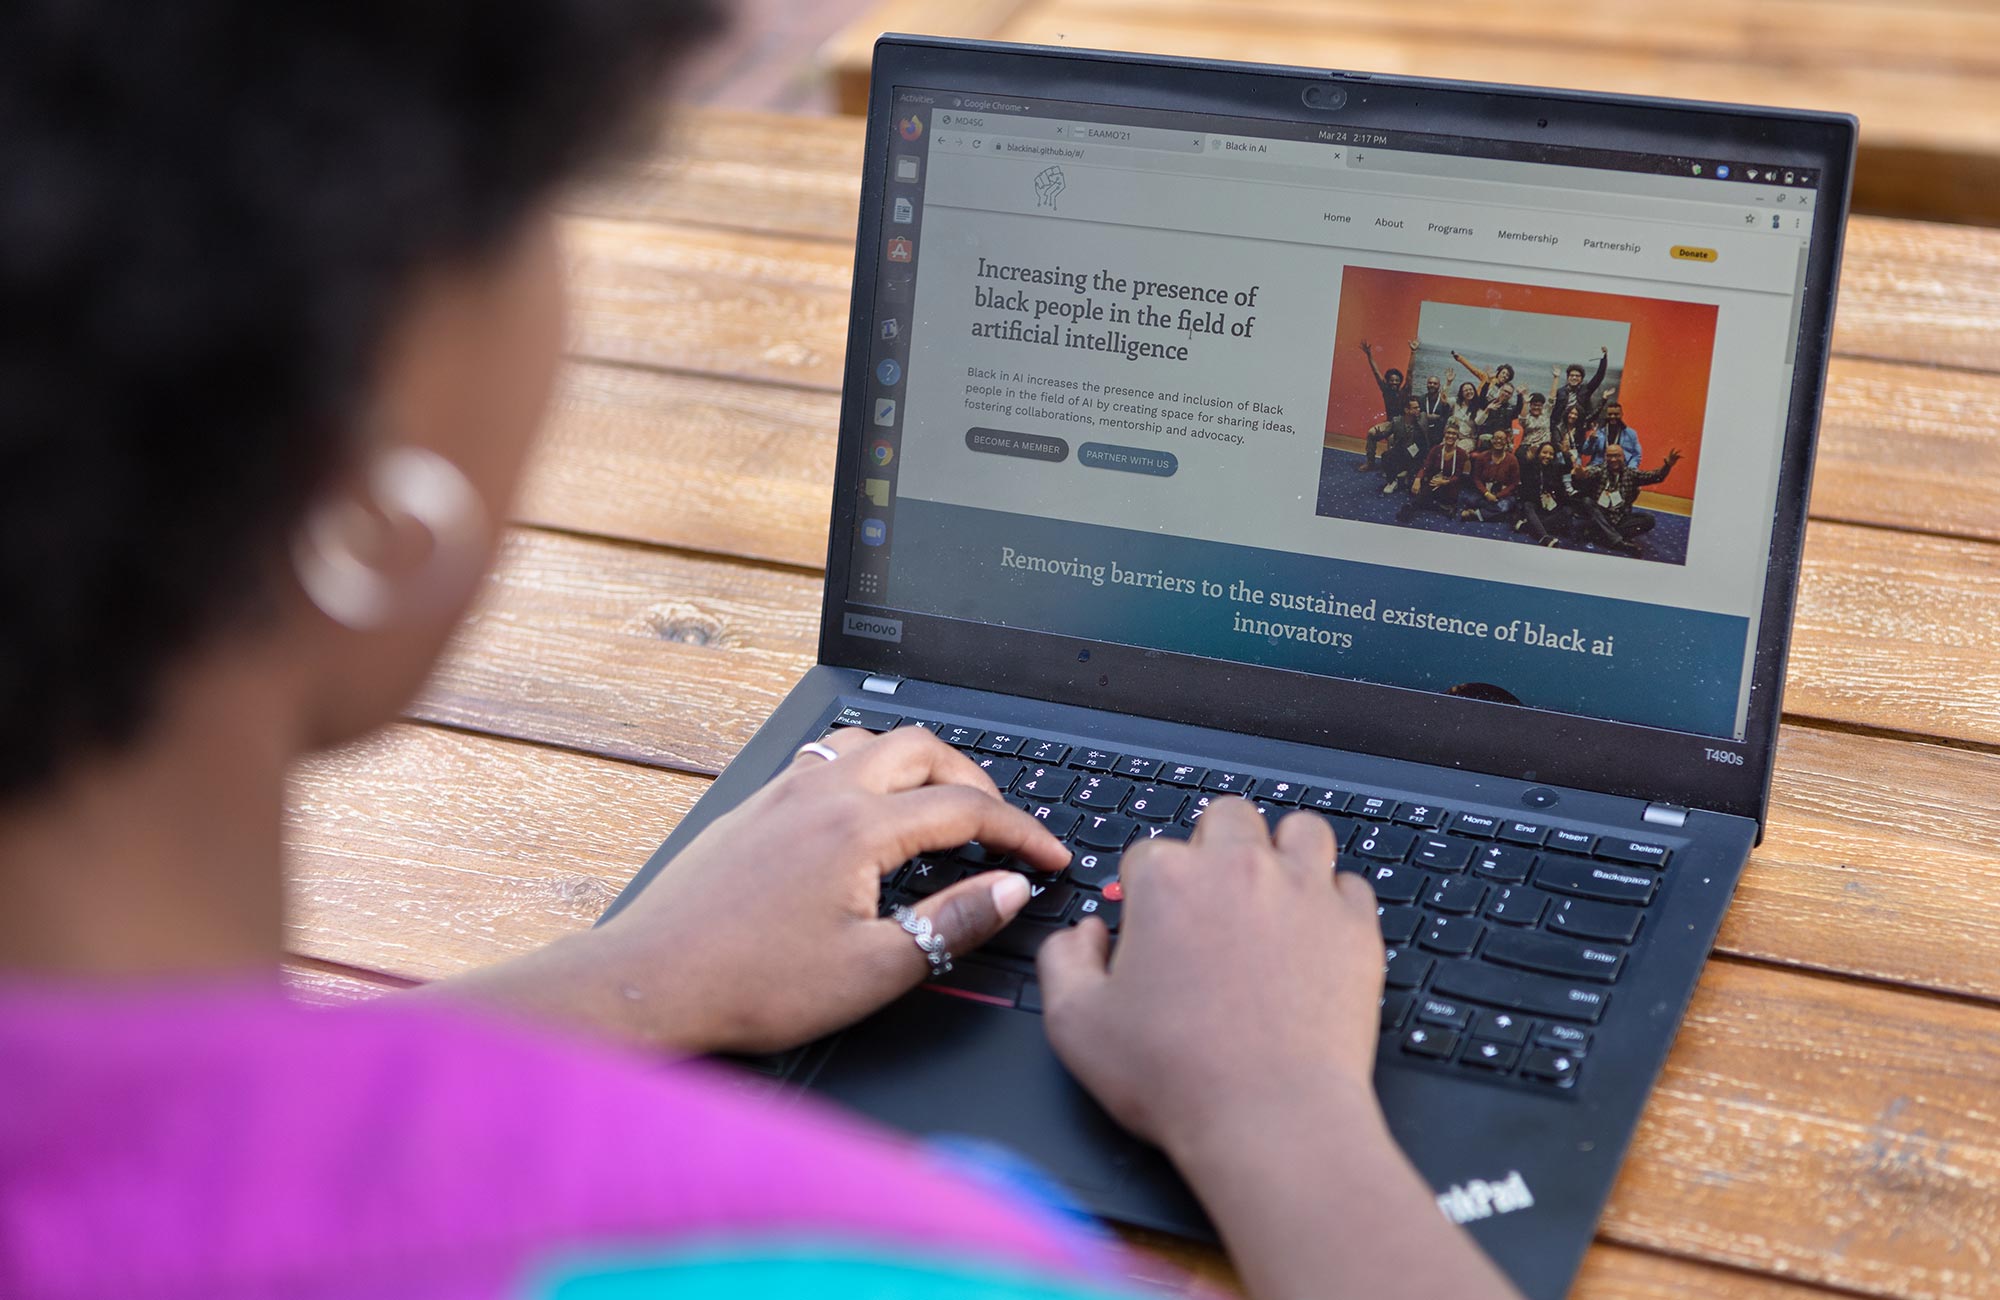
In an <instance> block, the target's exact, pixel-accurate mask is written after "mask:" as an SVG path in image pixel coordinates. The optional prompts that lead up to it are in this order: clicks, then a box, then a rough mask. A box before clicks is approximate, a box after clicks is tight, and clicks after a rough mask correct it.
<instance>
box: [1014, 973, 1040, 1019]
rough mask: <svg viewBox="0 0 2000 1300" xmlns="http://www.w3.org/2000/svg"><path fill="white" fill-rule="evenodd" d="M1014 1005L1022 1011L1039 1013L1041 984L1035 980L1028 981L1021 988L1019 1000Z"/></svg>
mask: <svg viewBox="0 0 2000 1300" xmlns="http://www.w3.org/2000/svg"><path fill="white" fill-rule="evenodd" d="M1014 1005H1016V1006H1018V1007H1020V1008H1021V1010H1023V1011H1037V1012H1039V1011H1040V1010H1041V1009H1042V986H1041V984H1040V983H1039V982H1038V981H1036V980H1032V979H1031V980H1028V981H1027V982H1026V983H1025V984H1023V985H1022V986H1021V1000H1020V1001H1019V1002H1017V1003H1015V1004H1014Z"/></svg>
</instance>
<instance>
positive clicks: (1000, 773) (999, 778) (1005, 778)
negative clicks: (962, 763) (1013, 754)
mask: <svg viewBox="0 0 2000 1300" xmlns="http://www.w3.org/2000/svg"><path fill="white" fill-rule="evenodd" d="M972 762H973V765H974V766H976V767H977V768H978V769H979V770H980V771H982V772H984V773H986V775H987V776H988V777H990V778H992V780H993V784H994V785H996V786H998V787H1000V788H1001V789H1002V790H1005V789H1006V788H1007V787H1008V786H1010V785H1012V784H1014V782H1015V781H1017V780H1019V779H1020V777H1021V773H1022V772H1023V771H1025V770H1027V766H1028V765H1027V764H1026V763H1023V762H1022V761H1021V760H1020V759H1018V758H995V757H993V756H992V755H991V754H981V755H978V756H976V757H974V758H973V760H972Z"/></svg>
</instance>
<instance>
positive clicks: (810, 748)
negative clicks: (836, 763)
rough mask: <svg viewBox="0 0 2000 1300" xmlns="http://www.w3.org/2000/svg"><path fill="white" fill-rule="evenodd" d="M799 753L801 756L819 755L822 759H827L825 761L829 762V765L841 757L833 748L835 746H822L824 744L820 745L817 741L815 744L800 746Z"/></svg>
mask: <svg viewBox="0 0 2000 1300" xmlns="http://www.w3.org/2000/svg"><path fill="white" fill-rule="evenodd" d="M798 753H799V754H818V755H819V756H820V757H821V758H823V759H825V760H826V761H827V762H829V763H831V762H832V761H833V760H834V759H836V758H839V757H840V754H839V753H838V752H837V751H835V749H834V748H833V746H831V745H822V744H820V743H819V742H818V741H817V740H815V741H813V742H812V743H810V744H806V745H800V746H799V748H798ZM796 756H797V755H794V757H796Z"/></svg>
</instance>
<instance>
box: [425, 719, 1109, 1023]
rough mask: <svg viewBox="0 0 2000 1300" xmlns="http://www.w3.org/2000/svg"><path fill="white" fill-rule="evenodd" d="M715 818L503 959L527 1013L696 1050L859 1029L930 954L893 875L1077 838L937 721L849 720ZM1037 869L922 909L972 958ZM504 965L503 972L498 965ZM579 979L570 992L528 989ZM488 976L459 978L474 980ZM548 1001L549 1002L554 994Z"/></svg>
mask: <svg viewBox="0 0 2000 1300" xmlns="http://www.w3.org/2000/svg"><path fill="white" fill-rule="evenodd" d="M823 743H824V744H826V746H827V747H828V748H830V749H832V750H833V751H834V752H835V753H836V754H838V755H839V757H838V758H836V759H833V760H828V759H826V758H823V757H821V756H819V755H817V754H813V753H807V752H801V753H800V754H799V755H798V756H797V757H795V758H794V759H793V760H792V762H791V763H790V765H789V766H787V767H786V768H785V770H784V771H782V772H780V773H779V774H778V775H777V776H776V777H775V778H773V779H772V780H771V782H770V783H769V784H767V785H765V786H764V787H763V788H762V789H760V790H759V791H758V792H757V793H756V794H754V795H752V796H750V798H748V799H746V800H745V801H744V802H743V803H742V804H740V805H738V806H737V807H736V808H735V809H733V810H732V811H730V812H729V813H728V814H726V815H725V816H723V817H722V818H720V819H718V820H717V821H716V822H715V824H714V825H712V826H710V827H709V828H708V829H707V830H705V831H703V832H702V833H701V834H700V835H699V836H697V837H696V838H695V839H694V841H693V842H692V843H690V844H689V845H688V846H687V847H686V848H685V849H684V850H682V851H681V853H680V854H679V855H678V856H676V857H675V858H674V860H673V861H672V862H671V863H669V864H668V865H667V868H666V870H664V871H663V872H661V873H660V875H659V876H658V878H656V879H655V880H654V881H653V882H652V883H651V884H649V885H647V887H646V889H645V890H644V892H642V893H641V894H639V896H638V897H637V898H635V899H633V900H632V902H631V904H630V905H629V906H627V907H626V908H625V910H624V911H622V912H620V913H619V914H618V915H617V916H616V917H614V918H613V919H612V920H610V921H607V922H606V923H605V924H604V925H602V926H600V927H599V928H597V929H595V930H592V931H590V932H588V933H587V934H581V935H576V936H574V937H572V938H570V939H567V940H562V941H559V942H558V943H557V944H554V945H551V947H550V948H549V949H546V950H544V952H543V953H537V954H532V955H530V956H529V957H526V958H522V959H520V960H519V961H518V962H516V963H509V964H508V966H515V967H519V968H521V969H519V970H518V971H516V972H512V973H509V978H507V979H506V981H505V983H506V985H507V986H508V987H509V988H512V989H514V990H515V991H516V992H517V993H519V994H520V996H515V995H512V994H505V993H503V990H501V989H492V988H491V987H490V982H489V992H491V993H503V996H501V997H500V999H499V1000H501V1001H504V1002H509V1003H513V1004H514V1005H516V1006H517V1007H519V1009H522V1010H525V1011H528V1012H530V1013H531V1014H534V1013H537V1012H539V1013H542V1014H545V1015H550V1016H552V1017H553V1018H556V1019H561V1020H567V1021H571V1022H576V1021H582V1022H584V1023H587V1024H596V1025H597V1026H599V1027H604V1028H610V1029H613V1030H615V1031H617V1032H619V1033H620V1034H621V1035H623V1036H627V1037H636V1038H638V1039H640V1040H642V1041H644V1042H647V1043H649V1044H651V1045H655V1046H664V1047H670V1048H675V1049H679V1050H686V1051H694V1052H713V1051H770V1050H775V1049H779V1048H784V1047H790V1046H794V1045H796V1044H799V1043H804V1042H809V1041H811V1040H812V1039H814V1038H818V1037H820V1036H821V1035H823V1034H827V1033H830V1032H832V1031H833V1030H836V1029H839V1028H842V1027H843V1026H845V1025H848V1024H851V1023H852V1022H854V1021H855V1020H858V1019H860V1018H861V1017H862V1016H865V1015H867V1014H868V1013H869V1012H871V1011H874V1010H875V1009H876V1008H878V1007H881V1006H883V1005H885V1004H886V1003H888V1002H890V1001H891V1000H893V999H895V998H896V997H899V996H900V995H902V994H903V993H905V992H907V991H908V990H910V989H911V988H913V987H915V986H916V985H917V984H918V983H920V982H921V981H922V980H923V979H924V978H925V977H926V976H927V975H928V974H929V972H930V965H929V961H928V959H927V958H926V957H925V955H924V953H923V952H922V951H921V950H920V949H919V948H918V947H917V944H916V942H915V940H914V939H913V938H912V937H911V935H910V934H909V933H908V932H906V931H905V930H903V929H902V928H901V927H900V926H899V925H898V924H897V923H896V922H895V921H892V920H886V919H882V918H880V917H878V916H877V914H876V911H877V899H878V892H879V889H880V886H881V882H882V880H883V879H884V878H885V877H887V876H888V875H890V874H891V873H893V872H894V871H895V870H896V869H897V868H898V867H900V866H902V864H903V863H905V862H907V861H909V860H910V859H911V858H912V857H915V856H916V855H917V854H919V853H928V852H935V851H938V850H943V849H950V848H953V847H955V846H957V845H960V844H964V843H966V842H967V841H972V840H976V841H978V842H979V843H980V844H982V845H984V846H985V847H986V848H987V849H988V850H990V851H992V852H993V853H995V854H996V855H999V854H1011V855H1013V856H1014V857H1016V858H1018V859H1019V860H1020V861H1022V862H1024V863H1026V864H1027V865H1028V866H1030V867H1032V868H1035V869H1038V870H1041V871H1050V872H1053V871H1060V870H1061V869H1062V868H1063V867H1064V866H1065V865H1066V864H1067V863H1068V862H1069V857H1070V854H1069V850H1068V849H1066V848H1064V847H1063V845H1062V844H1061V842H1060V841H1058V840H1057V839H1056V838H1055V837H1054V836H1053V835H1051V834H1049V832H1048V830H1047V829H1046V828H1045V827H1044V826H1043V825H1042V824H1041V823H1040V822H1039V821H1037V820H1035V819H1034V818H1033V817H1030V816H1029V815H1028V814H1027V813H1025V812H1022V811H1021V810H1020V809H1018V808H1016V807H1014V806H1013V805H1011V804H1008V803H1006V802H1005V801H1003V800H1002V799H1001V798H1000V793H999V791H998V790H996V789H995V788H994V786H993V783H992V781H990V780H988V779H987V776H986V773H985V772H984V771H983V770H981V769H980V768H979V767H978V766H977V765H976V764H974V763H973V762H972V761H971V760H970V759H968V758H966V757H965V756H964V755H963V754H961V753H959V752H958V751H956V750H954V749H952V748H951V747H950V746H949V745H946V744H945V743H944V742H942V741H940V740H939V739H937V737H935V736H933V735H931V734H930V733H929V732H927V731H924V730H922V729H920V728H915V727H910V728H903V729H899V730H897V731H893V732H890V733H888V734H886V735H880V736H876V735H870V734H869V733H867V732H865V731H841V732H836V733H835V734H834V735H832V736H830V737H829V738H828V739H827V740H826V741H825V742H823ZM1027 900H1028V880H1027V877H1025V876H1024V875H1022V874H1021V873H1019V872H1017V871H987V872H982V873H980V874H978V875H975V876H972V877H970V878H969V879H966V880H964V881H961V882H959V883H958V884H956V885H953V886H951V887H950V888H948V889H945V890H942V891H940V892H939V893H937V894H935V895H933V896H932V897H930V898H927V899H925V900H924V901H923V902H922V903H920V904H918V905H917V907H916V911H917V913H918V915H920V916H924V917H927V918H929V920H930V922H931V925H932V926H933V927H934V929H935V930H936V932H937V933H939V934H941V935H942V936H943V937H944V941H945V946H946V947H947V949H949V951H951V952H952V953H954V954H957V955H960V956H963V955H964V954H966V953H968V952H970V951H971V950H972V949H974V948H976V947H978V946H979V945H980V944H982V943H984V942H985V941H986V940H988V939H990V938H992V937H993V935H994V934H996V933H997V932H998V931H999V930H1000V929H1001V928H1002V927H1003V926H1005V925H1006V924H1007V923H1008V922H1009V921H1011V920H1013V919H1014V916H1015V915H1016V914H1017V913H1018V912H1019V911H1020V909H1021V907H1022V905H1023V904H1025V903H1026V902H1027ZM507 972H508V967H504V966H503V967H499V968H496V969H495V970H494V971H493V972H492V973H491V974H492V976H494V977H499V976H501V975H502V974H503V973H507ZM531 972H532V977H533V978H539V979H541V980H552V981H554V982H555V983H556V984H557V985H558V986H566V987H567V992H566V993H565V994H563V995H562V996H561V997H560V998H559V999H558V998H556V997H554V996H553V995H552V993H551V991H550V990H548V989H546V988H545V989H544V990H542V992H541V994H540V995H539V996H537V995H534V994H531V993H530V992H529V991H528V990H526V989H525V988H523V987H522V986H523V984H524V982H525V980H527V979H528V978H530V977H531ZM481 983H482V978H481V975H479V974H475V975H473V976H471V977H468V978H467V979H466V980H465V981H463V987H464V988H465V991H467V992H472V993H477V992H478V991H479V987H480V985H481ZM552 1003H554V1004H553V1005H552Z"/></svg>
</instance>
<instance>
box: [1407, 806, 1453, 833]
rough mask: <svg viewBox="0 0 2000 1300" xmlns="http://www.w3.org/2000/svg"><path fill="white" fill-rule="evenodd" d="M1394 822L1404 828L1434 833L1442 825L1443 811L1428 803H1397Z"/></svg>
mask: <svg viewBox="0 0 2000 1300" xmlns="http://www.w3.org/2000/svg"><path fill="white" fill-rule="evenodd" d="M1396 820H1397V821H1399V822H1401V823H1403V825H1405V826H1418V827H1422V828H1423V829H1424V830H1427V831H1434V830H1436V829H1437V828H1438V827H1440V826H1442V825H1444V809H1442V808H1439V807H1438V806H1437V805H1435V804H1428V803H1399V804H1397V805H1396Z"/></svg>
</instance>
